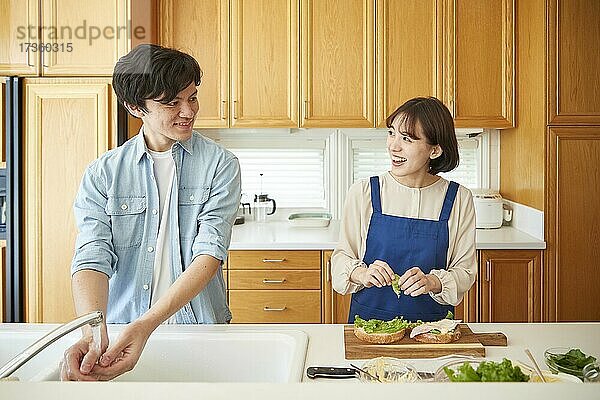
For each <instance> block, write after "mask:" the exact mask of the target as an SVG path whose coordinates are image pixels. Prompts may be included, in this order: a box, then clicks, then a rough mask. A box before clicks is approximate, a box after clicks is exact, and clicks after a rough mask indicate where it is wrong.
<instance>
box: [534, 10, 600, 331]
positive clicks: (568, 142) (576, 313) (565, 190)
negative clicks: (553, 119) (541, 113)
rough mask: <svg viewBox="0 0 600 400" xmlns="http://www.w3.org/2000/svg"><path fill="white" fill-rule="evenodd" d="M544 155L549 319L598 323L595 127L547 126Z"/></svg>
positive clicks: (598, 138)
mask: <svg viewBox="0 0 600 400" xmlns="http://www.w3.org/2000/svg"><path fill="white" fill-rule="evenodd" d="M599 15H600V13H599ZM547 151H548V157H547V158H546V160H547V161H546V162H547V171H548V173H547V177H548V182H547V185H548V189H547V190H548V196H547V203H546V204H547V212H546V213H545V216H546V221H545V224H546V227H547V228H546V235H547V241H548V243H549V244H551V245H549V246H548V248H547V249H546V257H547V259H548V260H547V271H545V275H546V279H547V280H546V282H547V285H548V287H549V288H552V290H549V291H547V296H548V299H547V300H548V309H549V310H548V311H549V314H550V320H551V321H553V320H556V321H558V322H562V321H600V306H599V304H600V294H599V293H600V274H599V273H598V262H599V261H598V260H600V246H598V238H599V237H600V228H599V227H600V214H599V213H598V199H599V198H600V162H599V160H600V125H598V126H588V127H572V126H554V127H549V128H548V142H547Z"/></svg>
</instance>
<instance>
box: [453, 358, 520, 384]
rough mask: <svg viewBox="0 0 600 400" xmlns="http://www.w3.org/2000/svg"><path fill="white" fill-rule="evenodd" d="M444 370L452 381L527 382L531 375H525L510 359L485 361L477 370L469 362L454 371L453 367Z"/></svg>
mask: <svg viewBox="0 0 600 400" xmlns="http://www.w3.org/2000/svg"><path fill="white" fill-rule="evenodd" d="M444 372H445V373H446V375H448V379H450V381H451V382H527V381H529V376H527V375H525V374H524V373H523V372H522V371H521V368H519V367H518V366H514V367H513V365H512V362H511V361H510V360H508V359H506V358H505V359H503V360H502V362H500V363H497V362H494V361H483V362H481V363H480V364H479V366H478V367H477V370H475V369H474V368H473V367H472V366H471V364H469V362H468V361H467V362H465V363H464V364H463V365H461V366H460V367H458V368H457V370H456V371H454V370H453V369H452V368H449V367H444Z"/></svg>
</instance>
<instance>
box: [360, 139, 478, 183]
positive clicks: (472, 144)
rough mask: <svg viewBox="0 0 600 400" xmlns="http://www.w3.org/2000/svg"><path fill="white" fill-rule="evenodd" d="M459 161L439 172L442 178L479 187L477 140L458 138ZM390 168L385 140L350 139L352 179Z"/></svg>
mask: <svg viewBox="0 0 600 400" xmlns="http://www.w3.org/2000/svg"><path fill="white" fill-rule="evenodd" d="M458 152H459V156H460V163H459V166H458V168H456V169H454V170H453V171H450V172H445V173H440V174H439V175H440V176H442V177H443V178H444V179H447V180H452V181H456V182H458V183H460V184H461V185H463V186H465V187H467V188H476V187H479V184H478V182H479V175H478V174H479V171H478V168H477V166H478V159H479V152H478V141H477V139H458ZM389 170H390V157H389V155H388V152H387V149H386V147H385V141H380V140H352V181H353V182H356V181H357V180H359V179H363V178H368V177H370V176H374V175H379V174H381V173H382V172H385V171H389Z"/></svg>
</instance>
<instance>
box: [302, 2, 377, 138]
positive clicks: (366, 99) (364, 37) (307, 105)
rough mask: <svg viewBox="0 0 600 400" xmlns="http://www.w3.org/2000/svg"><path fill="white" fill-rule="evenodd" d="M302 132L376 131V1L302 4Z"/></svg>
mask: <svg viewBox="0 0 600 400" xmlns="http://www.w3.org/2000/svg"><path fill="white" fill-rule="evenodd" d="M301 4H302V32H301V44H302V46H301V48H302V56H301V60H302V61H301V63H302V68H301V70H302V77H301V82H302V83H301V87H302V94H301V104H300V110H301V112H300V114H301V123H300V125H301V126H302V127H306V128H318V127H355V128H359V127H373V126H374V115H373V114H374V110H373V108H374V105H373V86H374V85H373V82H374V79H373V64H374V59H375V57H374V54H373V42H374V38H373V35H374V29H373V21H374V17H373V9H374V3H373V0H328V1H323V0H301Z"/></svg>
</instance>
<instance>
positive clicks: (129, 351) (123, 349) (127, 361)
mask: <svg viewBox="0 0 600 400" xmlns="http://www.w3.org/2000/svg"><path fill="white" fill-rule="evenodd" d="M152 331H153V329H150V328H149V327H147V326H146V325H145V324H144V323H142V322H140V321H134V322H132V323H130V324H129V325H127V326H126V327H125V329H124V330H123V331H122V332H121V334H120V335H119V337H118V338H117V340H116V341H115V342H114V343H112V344H111V345H110V346H109V348H108V349H107V350H106V351H105V352H104V354H103V355H102V357H101V358H100V362H99V363H98V364H97V365H96V366H94V368H93V369H92V371H91V374H92V375H94V376H96V377H97V378H98V380H101V381H108V380H111V379H113V378H116V377H117V376H119V375H121V374H123V373H125V372H128V371H131V370H132V369H133V367H135V365H136V364H137V362H138V360H139V359H140V356H141V355H142V351H143V350H144V346H145V345H146V342H147V341H148V338H149V337H150V334H151V333H152Z"/></svg>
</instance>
